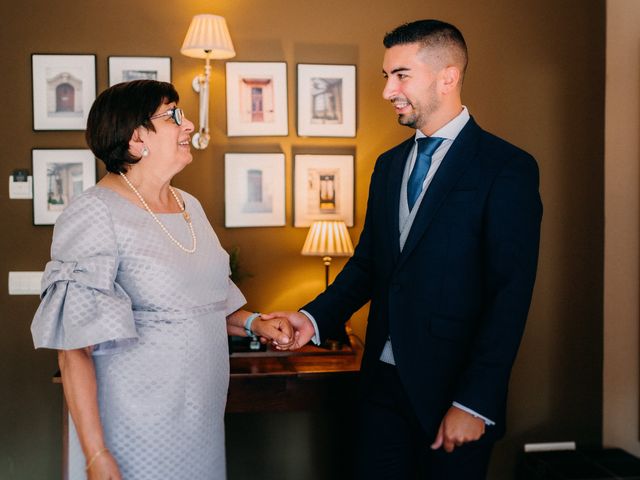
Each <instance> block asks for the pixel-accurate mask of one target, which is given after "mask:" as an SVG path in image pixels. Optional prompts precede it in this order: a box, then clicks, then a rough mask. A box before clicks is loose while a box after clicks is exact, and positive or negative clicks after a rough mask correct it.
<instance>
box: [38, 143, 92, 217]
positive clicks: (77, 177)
mask: <svg viewBox="0 0 640 480" xmlns="http://www.w3.org/2000/svg"><path fill="white" fill-rule="evenodd" d="M31 159H32V162H33V224H34V225H53V224H54V223H56V220H57V218H58V216H59V215H60V213H61V212H62V210H64V208H65V207H66V206H67V205H69V202H71V200H72V199H73V197H74V196H76V195H78V194H79V193H81V192H82V191H83V190H86V189H87V188H89V187H91V186H93V185H95V184H96V160H95V157H94V156H93V153H91V150H81V149H71V150H62V149H55V150H40V149H34V150H32V152H31Z"/></svg>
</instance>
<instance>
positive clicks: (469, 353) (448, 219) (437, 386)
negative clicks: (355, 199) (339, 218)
mask: <svg viewBox="0 0 640 480" xmlns="http://www.w3.org/2000/svg"><path fill="white" fill-rule="evenodd" d="M413 142H414V138H413V137H411V138H410V139H408V140H407V141H405V142H403V143H401V144H400V145H398V146H396V147H394V148H392V149H391V150H389V151H387V152H385V153H383V154H382V155H381V156H380V157H379V158H378V160H377V162H376V165H375V169H374V172H373V176H372V178H371V184H370V189H369V200H368V204H367V212H366V217H365V223H364V227H363V230H362V234H361V236H360V240H359V243H358V245H357V247H356V249H355V253H354V255H353V257H352V258H351V259H349V261H348V262H347V264H346V265H345V267H344V269H343V270H342V271H341V272H340V274H339V275H338V276H337V277H336V279H335V281H334V282H333V284H332V285H330V286H329V288H328V289H327V290H326V291H325V292H324V293H322V294H320V295H319V296H318V297H317V298H316V299H315V300H313V301H312V302H311V303H309V304H307V305H306V306H304V307H303V309H304V310H306V311H308V312H309V313H311V314H312V315H313V316H314V318H315V319H316V321H317V323H318V327H319V330H320V335H321V336H322V337H327V336H331V335H333V334H335V332H336V331H337V330H338V329H339V328H341V327H342V325H343V324H344V322H345V321H346V320H348V319H349V318H350V317H351V315H352V314H353V313H354V312H355V311H356V310H358V309H359V308H360V307H362V306H363V305H364V304H365V303H366V302H367V301H369V300H371V308H370V313H369V319H368V325H367V334H366V347H365V352H364V356H363V361H362V370H361V375H362V380H363V384H364V386H366V384H367V382H370V381H372V379H371V372H373V371H374V370H375V365H376V363H377V362H379V357H380V353H381V351H382V348H383V346H384V343H385V341H386V340H387V338H388V336H389V335H390V337H391V339H392V345H393V353H394V358H395V362H396V366H397V372H398V375H399V377H400V380H401V382H402V385H403V386H404V388H405V390H406V393H407V396H408V398H409V401H410V403H411V405H412V406H413V409H414V412H415V415H416V416H417V418H418V420H419V422H420V425H421V426H422V428H423V429H424V432H425V434H426V436H427V438H431V439H433V438H435V435H436V433H437V430H438V426H439V424H440V422H441V420H442V418H443V416H444V415H445V413H446V411H447V410H448V409H449V407H450V406H451V403H452V402H453V401H457V402H459V403H460V404H462V405H464V406H466V407H468V408H470V409H472V410H474V411H476V412H478V413H479V414H481V415H483V416H485V417H487V418H489V419H491V420H493V421H494V422H495V423H496V426H495V427H493V428H494V434H496V436H500V435H502V434H503V433H504V428H505V404H506V398H507V385H508V381H509V375H510V372H511V367H512V364H513V361H514V358H515V355H516V352H517V350H518V346H519V344H520V340H521V337H522V333H523V330H524V326H525V320H526V318H527V313H528V309H529V305H530V302H531V293H532V289H533V285H534V280H535V274H536V266H537V259H538V244H539V237H540V221H541V217H542V204H541V202H540V196H539V193H538V167H537V165H536V162H535V160H534V159H533V157H531V155H529V154H527V153H526V152H524V151H522V150H520V149H518V148H517V147H514V146H513V145H511V144H509V143H507V142H505V141H504V140H501V139H499V138H497V137H495V136H493V135H491V134H489V133H487V132H485V131H483V130H482V129H481V128H480V127H479V126H478V125H477V124H476V123H475V121H474V120H473V118H471V119H470V120H469V121H468V123H467V124H466V125H465V127H464V128H463V130H462V131H461V132H460V134H459V135H458V137H457V138H456V139H455V141H454V142H453V144H452V145H451V148H450V150H449V151H448V152H447V154H446V156H445V157H444V160H443V162H442V164H441V165H440V167H439V169H438V171H437V173H436V175H435V177H434V179H433V181H432V182H431V184H430V186H429V188H428V189H427V191H426V194H425V196H424V198H423V200H422V203H421V204H420V207H419V210H418V213H417V216H416V218H415V220H414V223H413V226H412V228H411V231H410V233H409V236H408V238H407V241H406V243H405V245H404V248H403V250H402V252H400V247H399V226H398V224H399V219H398V216H399V201H400V199H399V196H400V189H401V181H402V175H403V170H404V167H405V162H406V161H407V158H408V157H409V153H410V152H411V148H412V146H413Z"/></svg>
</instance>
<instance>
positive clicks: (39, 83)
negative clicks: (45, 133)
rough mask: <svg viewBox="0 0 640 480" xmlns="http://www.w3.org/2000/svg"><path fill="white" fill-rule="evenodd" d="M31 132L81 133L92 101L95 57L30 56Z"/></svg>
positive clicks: (94, 90) (38, 54) (94, 95)
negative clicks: (64, 131) (57, 131)
mask: <svg viewBox="0 0 640 480" xmlns="http://www.w3.org/2000/svg"><path fill="white" fill-rule="evenodd" d="M31 80H32V101H33V130H34V131H37V130H84V129H85V128H86V125H87V117H88V115H89V109H90V108H91V105H92V104H93V101H94V100H95V98H96V56H95V55H91V54H81V55H54V54H41V53H34V54H32V55H31Z"/></svg>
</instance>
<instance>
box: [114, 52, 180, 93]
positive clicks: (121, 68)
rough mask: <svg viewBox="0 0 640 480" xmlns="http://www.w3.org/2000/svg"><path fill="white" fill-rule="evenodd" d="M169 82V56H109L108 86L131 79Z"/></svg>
mask: <svg viewBox="0 0 640 480" xmlns="http://www.w3.org/2000/svg"><path fill="white" fill-rule="evenodd" d="M142 79H149V80H158V81H161V82H171V57H118V56H114V57H109V86H110V87H111V86H113V85H115V84H116V83H122V82H130V81H131V80H142Z"/></svg>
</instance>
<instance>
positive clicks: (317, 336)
mask: <svg viewBox="0 0 640 480" xmlns="http://www.w3.org/2000/svg"><path fill="white" fill-rule="evenodd" d="M300 313H304V314H305V315H306V316H307V318H308V319H309V320H311V324H312V325H313V329H314V330H315V332H316V334H315V335H314V336H313V337H311V341H312V342H313V344H314V345H320V330H318V324H317V323H316V319H315V318H313V315H311V314H310V313H309V312H307V311H306V310H300Z"/></svg>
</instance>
